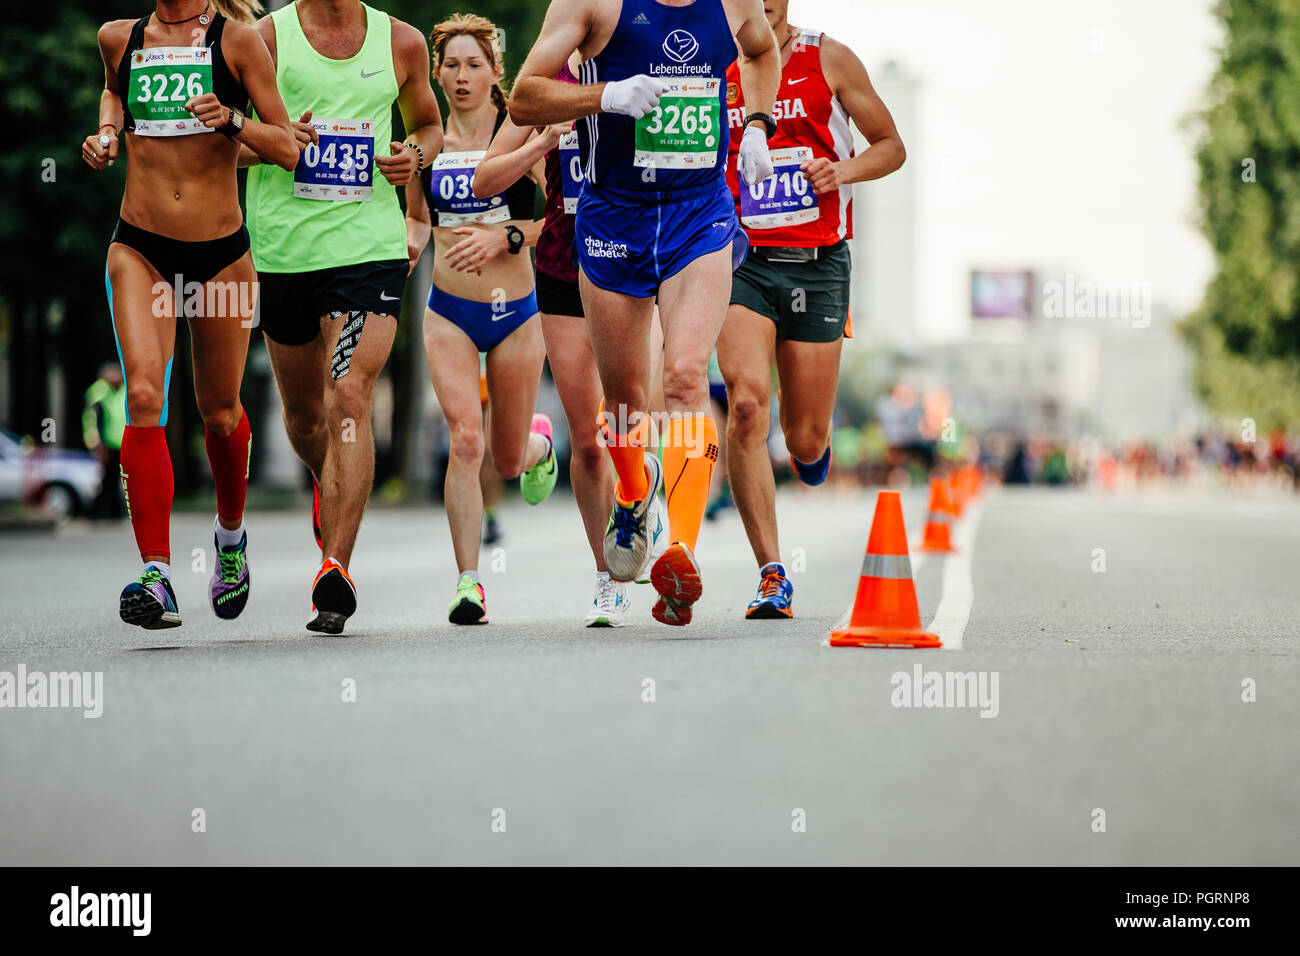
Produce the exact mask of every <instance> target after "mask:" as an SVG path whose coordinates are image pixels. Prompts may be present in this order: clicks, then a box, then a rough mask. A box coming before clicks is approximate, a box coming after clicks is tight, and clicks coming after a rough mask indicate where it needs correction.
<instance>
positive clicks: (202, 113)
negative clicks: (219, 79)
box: [185, 93, 231, 129]
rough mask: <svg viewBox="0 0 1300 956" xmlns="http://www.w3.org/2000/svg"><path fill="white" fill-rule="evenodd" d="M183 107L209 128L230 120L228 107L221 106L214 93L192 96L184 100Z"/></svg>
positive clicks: (224, 123) (214, 127) (222, 124)
mask: <svg viewBox="0 0 1300 956" xmlns="http://www.w3.org/2000/svg"><path fill="white" fill-rule="evenodd" d="M185 108H186V109H187V110H189V111H190V112H191V113H193V114H194V118H195V119H196V120H198V121H199V122H201V123H202V124H203V125H204V126H206V127H208V128H209V129H217V128H218V127H221V126H225V125H226V124H227V123H229V122H230V116H231V113H230V107H228V106H223V105H222V104H221V100H219V99H217V94H216V93H204V94H203V95H202V96H192V97H190V98H189V99H188V100H186V101H185Z"/></svg>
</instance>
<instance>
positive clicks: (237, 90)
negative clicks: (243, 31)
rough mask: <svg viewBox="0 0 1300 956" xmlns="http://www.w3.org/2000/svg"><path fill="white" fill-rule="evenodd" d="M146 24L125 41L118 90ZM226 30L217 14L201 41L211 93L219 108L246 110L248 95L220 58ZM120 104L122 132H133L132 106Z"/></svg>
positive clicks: (145, 20) (141, 44) (144, 19)
mask: <svg viewBox="0 0 1300 956" xmlns="http://www.w3.org/2000/svg"><path fill="white" fill-rule="evenodd" d="M149 16H153V14H150V15H149ZM148 22H149V17H141V18H140V19H139V20H137V21H135V25H134V26H132V27H131V38H130V39H129V40H127V41H126V49H125V50H123V51H122V59H121V60H120V61H119V62H118V64H117V84H118V89H121V87H122V84H123V83H124V82H126V80H127V79H128V78H129V77H130V75H131V63H130V60H131V54H133V53H135V51H136V50H139V49H142V48H143V47H144V28H145V24H147V23H148ZM225 27H226V18H225V17H223V16H222V15H221V14H219V13H213V15H212V22H211V23H209V24H208V32H207V35H206V36H204V38H203V45H204V46H206V47H210V48H211V49H212V92H214V93H216V94H217V99H218V100H220V101H221V105H222V106H233V107H235V108H236V109H240V110H243V109H247V108H248V91H247V90H246V89H244V87H243V85H242V84H241V83H240V82H239V81H238V80H236V79H235V76H234V74H233V73H231V72H230V67H229V66H227V65H226V58H225V57H224V56H222V54H221V34H222V31H224V30H225ZM121 100H122V113H123V117H124V120H123V123H122V129H123V130H128V129H129V130H134V129H135V117H134V116H132V115H131V104H130V102H129V101H128V98H127V97H126V96H122V97H121Z"/></svg>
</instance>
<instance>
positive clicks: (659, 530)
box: [636, 496, 668, 584]
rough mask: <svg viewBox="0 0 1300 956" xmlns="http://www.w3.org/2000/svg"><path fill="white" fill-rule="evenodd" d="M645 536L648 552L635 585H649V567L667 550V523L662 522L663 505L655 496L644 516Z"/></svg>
mask: <svg viewBox="0 0 1300 956" xmlns="http://www.w3.org/2000/svg"><path fill="white" fill-rule="evenodd" d="M645 530H646V536H647V537H649V539H650V550H649V551H648V552H647V554H646V556H645V564H643V565H641V572H640V573H639V574H638V575H637V576H636V583H637V584H649V583H650V567H651V565H653V564H654V563H655V562H656V561H658V560H659V556H660V555H661V554H663V553H664V552H665V551H667V550H668V522H666V521H664V503H663V501H661V500H660V499H659V498H658V497H657V496H656V497H655V499H654V501H652V502H651V503H650V513H649V514H648V515H647V516H646V523H645Z"/></svg>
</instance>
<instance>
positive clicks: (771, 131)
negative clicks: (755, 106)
mask: <svg viewBox="0 0 1300 956" xmlns="http://www.w3.org/2000/svg"><path fill="white" fill-rule="evenodd" d="M754 120H759V121H760V122H762V124H763V126H764V127H766V128H767V138H768V139H771V138H772V137H773V136H775V135H776V117H775V116H773V115H772V114H771V113H750V114H749V115H748V116H746V117H745V123H744V125H745V126H749V124H750V123H752V122H754Z"/></svg>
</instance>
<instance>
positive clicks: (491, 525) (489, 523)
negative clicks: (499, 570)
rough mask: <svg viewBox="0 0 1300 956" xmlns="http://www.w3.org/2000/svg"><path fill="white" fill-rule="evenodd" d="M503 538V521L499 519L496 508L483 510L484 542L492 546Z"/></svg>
mask: <svg viewBox="0 0 1300 956" xmlns="http://www.w3.org/2000/svg"><path fill="white" fill-rule="evenodd" d="M500 540H501V522H499V521H497V514H496V509H495V508H493V509H492V510H491V511H489V510H487V509H486V508H485V509H484V510H483V544H484V545H486V546H487V547H491V546H492V545H494V544H496V543H497V542H498V541H500Z"/></svg>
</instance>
